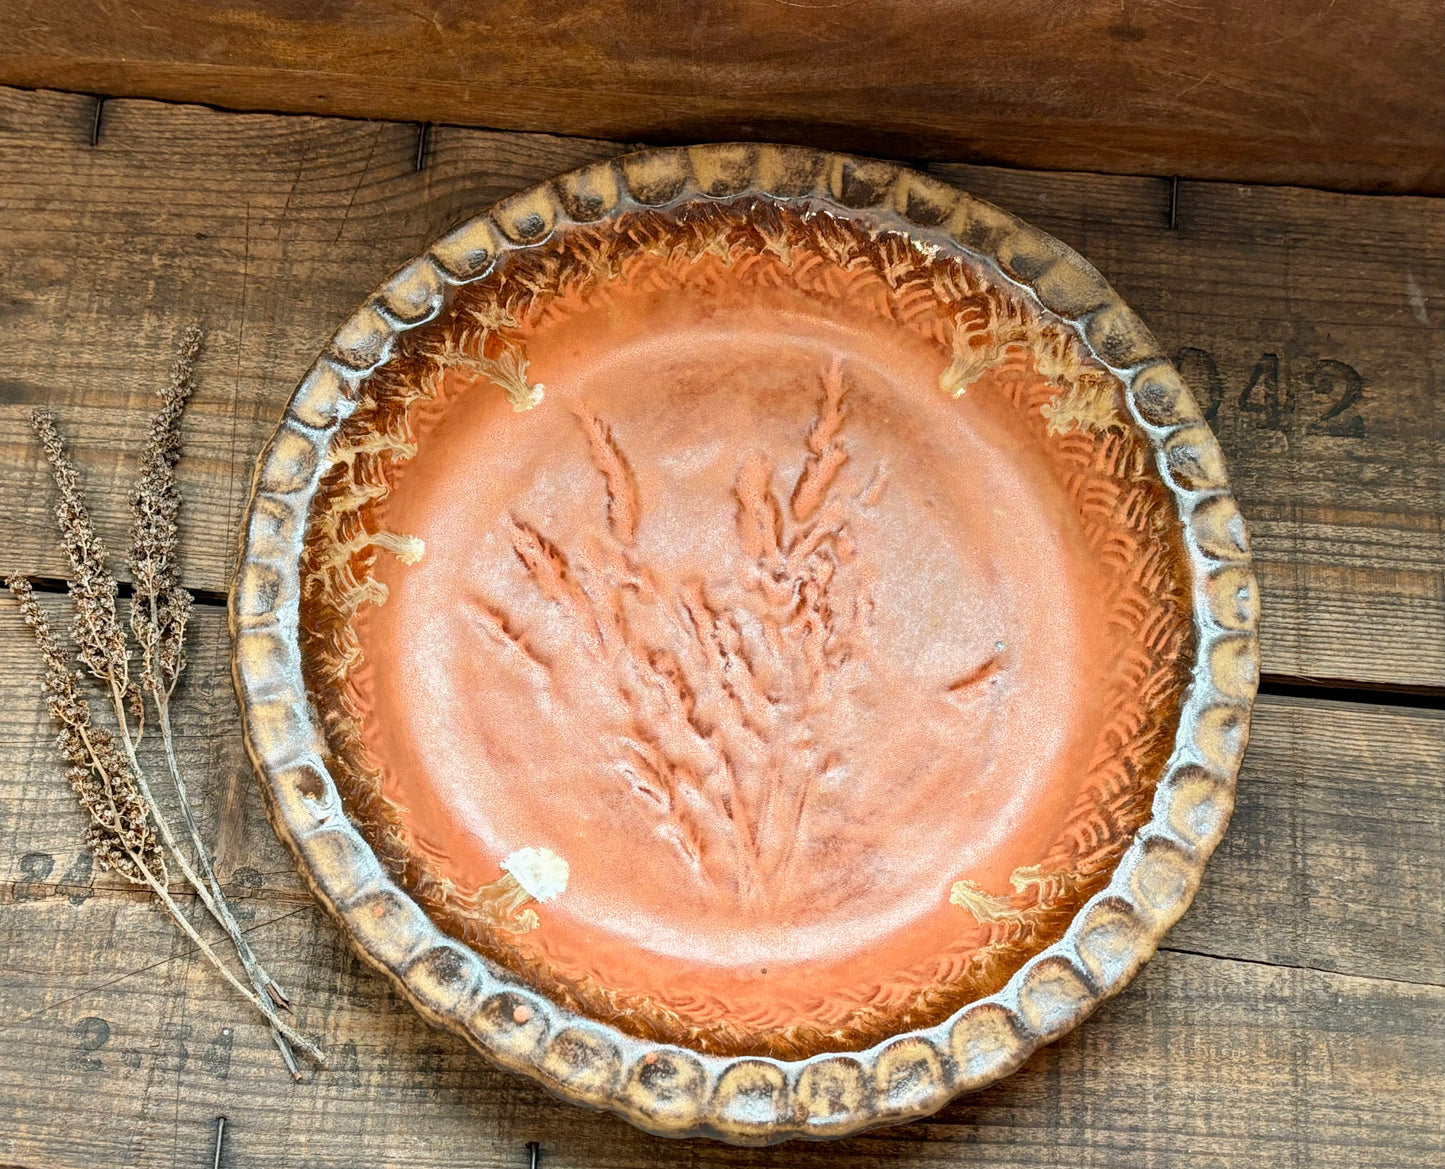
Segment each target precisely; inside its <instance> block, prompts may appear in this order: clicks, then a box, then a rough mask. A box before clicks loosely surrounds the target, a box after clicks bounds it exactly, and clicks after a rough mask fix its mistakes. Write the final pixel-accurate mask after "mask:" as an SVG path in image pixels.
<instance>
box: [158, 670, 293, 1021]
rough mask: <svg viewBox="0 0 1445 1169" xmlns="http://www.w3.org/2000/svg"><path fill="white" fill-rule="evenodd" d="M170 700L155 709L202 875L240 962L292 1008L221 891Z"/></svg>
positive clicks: (281, 1002)
mask: <svg viewBox="0 0 1445 1169" xmlns="http://www.w3.org/2000/svg"><path fill="white" fill-rule="evenodd" d="M170 707H171V704H170V698H169V696H164V697H162V696H161V695H160V694H158V695H157V698H156V710H157V713H158V715H159V718H160V725H161V742H162V743H163V744H164V746H165V753H166V767H167V768H168V769H169V771H170V773H171V782H172V783H174V784H175V785H176V794H177V795H178V796H179V797H180V803H181V813H182V815H183V816H184V817H185V821H186V829H187V830H188V832H189V833H190V837H191V843H192V844H193V845H194V846H195V849H196V863H197V865H198V866H199V868H200V870H201V876H203V877H204V878H205V879H206V883H207V884H208V885H210V887H211V893H212V894H213V895H214V897H215V899H216V908H217V909H218V910H219V911H220V917H221V924H222V925H223V926H225V927H226V932H227V933H228V934H230V935H231V940H232V941H233V942H234V943H235V945H236V953H237V954H238V955H239V956H240V958H241V965H243V966H244V967H245V968H246V973H248V974H249V975H250V976H251V981H252V982H253V983H258V984H260V985H258V986H257V989H258V990H260V989H261V987H262V986H264V988H265V990H266V991H267V992H268V993H269V994H270V996H271V998H272V999H274V1000H275V1002H276V1005H277V1006H280V1007H282V1008H283V1009H286V1010H290V1008H291V1002H290V1000H289V999H288V998H287V996H286V993H285V991H283V990H282V989H281V987H280V985H279V984H278V983H277V981H276V980H275V979H274V978H272V977H271V975H270V974H269V973H268V972H267V971H266V969H265V968H264V967H263V966H262V965H261V963H260V961H259V960H258V959H257V958H256V955H255V952H254V951H253V950H252V949H251V944H250V943H249V942H248V941H246V936H245V934H243V933H242V932H241V928H240V926H238V925H237V924H236V919H235V917H234V916H233V915H232V914H231V907H230V905H229V903H227V901H226V898H225V895H224V894H223V893H222V892H221V887H220V882H219V881H218V880H217V879H216V870H215V865H214V864H213V863H212V861H211V854H210V850H209V849H207V848H206V846H205V844H204V842H203V841H202V840H201V830H200V827H199V825H197V823H196V816H195V812H194V811H192V809H191V799H190V795H189V793H188V792H187V790H186V780H185V775H184V773H183V772H182V771H181V765H180V761H179V760H178V759H177V758H176V742H175V736H174V735H173V734H172V732H171V709H170Z"/></svg>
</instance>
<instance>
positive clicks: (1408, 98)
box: [0, 0, 1445, 194]
mask: <svg viewBox="0 0 1445 1169" xmlns="http://www.w3.org/2000/svg"><path fill="white" fill-rule="evenodd" d="M6 26H7V35H6V38H5V41H4V44H3V46H0V81H3V82H4V83H7V84H12V85H23V86H53V87H56V88H62V89H77V90H83V91H89V92H97V91H98V92H101V93H105V94H111V95H130V96H137V97H159V98H168V99H171V100H178V101H204V102H210V103H214V104H218V105H223V106H229V107H231V108H238V109H252V110H255V109H262V110H287V111H294V112H306V113H331V114H347V115H353V116H356V115H360V116H364V117H381V118H392V119H404V120H408V121H426V122H443V123H458V124H464V125H480V126H487V127H492V128H496V129H507V130H531V131H537V130H549V131H555V132H561V133H566V134H573V135H589V136H598V137H605V138H621V139H636V138H643V139H648V140H653V141H658V142H661V141H691V140H707V139H713V140H716V139H727V138H737V137H741V138H764V139H784V140H795V141H807V142H810V143H812V144H814V145H819V146H831V147H835V148H844V149H851V150H864V151H868V152H875V153H882V154H888V155H893V156H899V155H902V156H905V157H931V158H950V159H968V160H970V161H979V162H998V163H1006V164H1010V165H1015V166H1027V167H1040V168H1045V169H1060V168H1068V169H1088V170H1097V171H1109V172H1115V173H1121V172H1122V173H1137V174H1161V175H1184V176H1186V177H1194V178H1215V179H1231V180H1243V181H1253V182H1271V183H1297V184H1305V185H1310V186H1325V187H1333V188H1339V189H1355V190H1367V191H1375V190H1389V191H1397V192H1398V191H1428V192H1433V193H1437V194H1438V193H1442V192H1445V137H1442V134H1441V129H1442V126H1445V91H1442V88H1441V86H1440V84H1439V82H1440V76H1441V74H1442V67H1445V14H1442V9H1441V7H1440V5H1438V4H1433V3H1429V2H1428V0H1388V2H1381V3H1373V4H1372V3H1368V2H1366V0H1350V2H1348V3H1343V4H1329V5H1320V4H1318V3H1315V2H1314V0H1278V2H1276V3H1273V4H1270V5H1259V4H1253V3H1248V2H1247V0H1226V2H1224V3H1219V4H1212V5H1206V6H1202V7H1201V6H1196V5H1187V4H1178V3H1173V2H1171V0H1136V2H1134V3H1131V4H1128V5H1120V4H1115V3H1105V2H1102V0H1093V2H1091V3H1087V4H1075V5H1070V6H1068V7H1067V8H1063V9H1059V8H1056V7H1051V6H1047V5H1044V6H1039V7H1033V6H1020V5H998V4H990V3H984V2H981V0H880V2H878V3H873V4H865V5H850V4H846V3H830V2H827V0H801V2H791V0H789V2H785V3H776V2H773V0H731V2H729V3H727V4H719V3H716V2H715V0H677V2H674V3H670V4H638V3H635V2H631V0H592V2H590V3H587V4H575V3H570V2H568V0H488V2H486V3H481V4H477V3H466V4H463V3H457V2H455V0H418V2H416V3H410V4H404V5H394V4H388V3H384V2H382V0H333V2H331V3H326V4H314V3H304V2H300V0H258V2H252V3H247V4H239V5H216V4H210V3H205V2H204V0H137V2H133V3H129V4H126V5H125V6H124V7H123V8H120V7H116V8H115V9H114V11H113V12H112V10H111V6H106V5H103V6H101V8H100V9H99V10H97V9H96V8H95V7H94V6H92V5H89V4H83V3H80V2H78V0H11V2H10V4H9V5H8V7H7V17H6Z"/></svg>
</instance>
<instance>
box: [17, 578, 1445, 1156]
mask: <svg viewBox="0 0 1445 1169" xmlns="http://www.w3.org/2000/svg"><path fill="white" fill-rule="evenodd" d="M44 604H45V605H46V608H47V609H48V610H49V611H50V612H51V613H52V615H53V617H54V619H55V620H57V621H59V620H62V619H63V616H64V613H65V609H66V603H65V602H64V600H63V599H62V598H59V597H46V598H44ZM193 629H194V637H193V644H192V655H193V666H192V670H191V673H190V675H189V676H188V680H187V682H186V684H185V689H184V690H183V692H182V695H181V698H180V700H179V701H180V712H181V718H180V727H181V736H182V743H183V752H182V754H183V759H184V760H185V762H186V765H187V766H188V767H189V768H190V769H191V771H192V772H193V774H194V776H195V779H194V781H193V782H194V786H195V787H196V789H197V796H198V803H199V804H200V807H201V812H202V817H201V818H202V822H203V825H204V830H205V831H206V832H207V833H208V834H209V835H210V836H211V837H212V838H213V839H214V838H215V837H216V836H217V835H218V834H220V832H221V829H220V826H219V825H218V823H217V820H218V811H219V809H220V808H221V807H222V806H223V805H225V804H227V803H228V802H230V803H232V804H233V805H235V806H238V807H239V808H240V809H241V810H242V812H243V816H242V818H241V820H240V823H239V831H238V832H236V833H235V838H236V844H235V845H234V846H233V848H232V849H231V851H230V854H229V855H228V856H226V857H225V858H224V859H223V862H222V866H221V867H222V871H223V879H225V880H226V881H227V882H228V883H229V885H230V887H231V889H232V891H233V894H234V897H235V900H236V907H237V911H238V916H240V917H241V918H242V920H243V921H245V922H247V923H249V925H250V926H251V927H252V928H253V929H254V930H255V939H256V944H257V947H258V950H259V951H260V952H261V954H262V956H263V958H264V959H265V960H266V961H268V962H269V963H270V964H272V965H273V967H274V968H275V970H276V973H277V974H278V976H279V977H280V978H281V979H282V980H283V982H285V983H286V984H287V985H288V986H289V987H290V988H292V989H293V990H294V991H295V992H296V998H297V1001H298V1004H299V1007H300V1015H301V1019H302V1022H303V1024H304V1025H305V1026H306V1027H307V1028H308V1029H309V1030H310V1031H312V1032H314V1033H317V1034H319V1035H321V1036H322V1037H323V1038H324V1040H325V1043H326V1045H327V1047H328V1048H329V1049H330V1050H331V1051H332V1052H333V1053H334V1061H335V1066H334V1067H333V1069H332V1070H331V1071H329V1072H327V1073H325V1074H323V1075H321V1076H319V1077H316V1078H315V1079H313V1080H312V1081H311V1082H309V1083H306V1084H303V1085H300V1086H297V1087H292V1086H291V1085H290V1084H289V1083H288V1082H287V1081H286V1079H285V1076H284V1074H283V1073H282V1071H281V1069H280V1066H279V1063H278V1061H277V1059H276V1057H275V1054H274V1051H273V1049H272V1048H271V1047H270V1045H269V1042H268V1040H267V1038H266V1035H265V1033H264V1031H263V1030H262V1029H261V1028H259V1027H258V1026H256V1025H255V1024H254V1023H253V1022H252V1021H251V1020H250V1018H248V1017H246V1016H244V1015H242V1014H241V1012H240V1010H239V1008H237V1007H235V1006H234V1004H233V1003H232V1001H231V999H230V998H229V997H228V996H227V994H226V992H225V991H224V989H223V988H222V986H221V985H220V984H219V983H218V981H217V979H216V978H215V977H214V975H212V974H211V973H210V972H209V971H208V969H207V968H206V967H205V965H204V963H202V962H199V961H197V960H196V958H195V956H194V955H192V954H190V953H189V952H188V950H187V947H186V946H184V945H183V944H182V942H181V941H179V940H178V939H177V936H176V934H175V932H174V930H173V929H172V928H171V927H170V926H169V925H168V924H167V922H166V921H165V920H164V918H163V917H162V916H161V915H160V914H159V913H158V912H157V911H156V909H155V908H154V906H151V905H149V904H147V903H146V900H145V899H144V898H143V897H141V896H140V895H138V894H135V893H133V892H129V891H127V890H125V889H123V888H122V887H120V886H119V885H118V884H117V882H116V881H115V880H114V879H113V878H106V877H100V878H97V877H95V876H93V875H92V873H91V872H90V871H89V867H88V865H87V863H86V862H85V860H84V859H83V856H82V854H81V853H80V851H79V848H78V831H79V816H78V814H77V813H76V811H75V809H74V807H73V804H72V800H71V797H70V794H69V792H68V790H67V789H66V788H65V786H64V784H63V782H62V780H61V779H60V769H59V767H58V765H57V762H56V760H55V757H54V754H53V748H52V746H51V742H50V732H49V728H48V727H47V726H46V724H45V722H44V715H43V707H42V704H41V701H40V697H39V695H38V694H37V692H36V687H35V684H34V681H33V679H34V666H33V661H32V657H33V655H32V651H31V648H30V646H29V644H28V640H27V639H28V634H27V633H26V631H25V630H24V628H23V627H22V626H21V624H20V622H19V619H18V616H17V614H16V612H15V609H14V606H13V605H11V604H8V603H5V604H0V863H3V865H4V869H3V870H0V878H3V880H4V884H3V885H0V1012H3V1013H4V1017H5V1019H6V1026H5V1027H4V1028H3V1030H0V1161H3V1162H7V1163H15V1164H19V1165H25V1166H33V1167H35V1169H42V1167H44V1169H49V1167H51V1166H60V1165H78V1164H89V1163H96V1162H102V1163H110V1162H122V1163H126V1164H138V1165H160V1164H171V1163H174V1162H186V1163H193V1162H199V1161H201V1160H202V1156H203V1153H204V1150H205V1149H206V1148H207V1147H208V1145H207V1142H208V1141H209V1140H210V1139H211V1125H212V1124H213V1122H214V1118H215V1117H216V1116H217V1115H219V1114H221V1113H224V1114H225V1115H226V1116H227V1117H228V1118H229V1120H230V1124H231V1128H230V1134H231V1135H230V1137H229V1138H228V1140H229V1143H228V1153H227V1156H228V1158H229V1160H228V1161H227V1163H228V1164H234V1165H238V1166H240V1165H251V1164H255V1165H268V1166H270V1165H289V1164H298V1165H299V1164H307V1165H312V1164H315V1165H347V1164H357V1163H374V1164H393V1163H397V1162H398V1161H400V1160H406V1161H407V1162H408V1163H409V1164H413V1165H416V1166H418V1167H420V1166H426V1165H438V1166H440V1165H445V1164H458V1163H464V1164H475V1165H482V1166H498V1167H501V1166H513V1165H517V1164H525V1153H524V1146H525V1143H526V1142H527V1141H529V1140H540V1141H542V1142H543V1145H544V1149H545V1151H546V1164H547V1165H549V1166H556V1167H561V1166H578V1167H583V1166H585V1167H587V1169H599V1167H615V1169H624V1167H625V1169H632V1167H641V1166H644V1165H655V1164H671V1163H677V1162H678V1161H679V1160H681V1161H682V1162H684V1163H687V1164H691V1165H697V1166H711V1165H718V1166H722V1165H757V1166H765V1165H778V1166H782V1165H788V1166H800V1167H808V1166H818V1167H820V1169H821V1167H822V1166H825V1165H827V1166H833V1165H838V1166H849V1167H854V1169H882V1166H884V1165H885V1164H888V1165H891V1164H896V1163H907V1164H916V1165H920V1166H922V1165H937V1166H944V1165H952V1164H956V1163H957V1162H958V1160H959V1159H960V1158H962V1157H968V1158H969V1159H970V1161H971V1163H972V1162H975V1161H976V1162H977V1163H981V1164H989V1165H995V1166H1018V1167H1023V1166H1070V1167H1073V1166H1093V1165H1097V1166H1107V1167H1109V1169H1115V1167H1126V1166H1149V1167H1154V1166H1183V1167H1186V1169H1188V1167H1196V1166H1197V1167H1198V1169H1206V1167H1210V1169H1213V1167H1217V1166H1220V1165H1229V1166H1234V1165H1240V1166H1245V1165H1252V1164H1258V1163H1261V1162H1262V1161H1264V1160H1266V1159H1268V1160H1271V1161H1272V1160H1275V1159H1278V1158H1281V1157H1286V1156H1293V1157H1295V1158H1296V1159H1297V1163H1299V1164H1301V1165H1310V1166H1312V1167H1313V1166H1336V1165H1338V1166H1350V1167H1351V1169H1353V1167H1356V1166H1359V1165H1363V1164H1368V1165H1371V1166H1381V1167H1384V1166H1417V1165H1418V1166H1424V1165H1431V1164H1435V1163H1437V1161H1438V1157H1439V1156H1440V1154H1441V1152H1442V1134H1441V1120H1442V1100H1445V1096H1442V1089H1445V987H1441V986H1440V985H1438V984H1439V983H1440V971H1441V969H1442V965H1445V857H1442V852H1445V799H1442V795H1445V792H1442V786H1445V771H1442V766H1441V764H1442V761H1445V718H1442V717H1441V716H1440V715H1438V714H1435V713H1434V712H1429V711H1412V710H1400V709H1390V708H1377V707H1367V706H1357V705H1349V704H1341V703H1320V702H1312V701H1300V700H1291V699H1274V698H1264V699H1262V700H1261V701H1260V704H1259V709H1258V712H1257V717H1256V728H1255V733H1254V741H1253V744H1252V746H1251V749H1250V755H1249V760H1248V763H1247V765H1246V769H1245V774H1244V777H1243V779H1242V781H1241V786H1240V799H1239V807H1238V811H1237V813H1236V819H1235V823H1234V825H1233V827H1232V828H1231V831H1230V834H1229V836H1228V837H1227V838H1226V841H1225V843H1224V845H1223V846H1222V847H1221V850H1220V852H1219V853H1218V855H1217V856H1216V858H1215V859H1214V861H1213V862H1212V863H1211V865H1210V869H1209V871H1208V874H1207V875H1206V879H1205V884H1204V888H1203V889H1202V890H1201V892H1200V895H1199V898H1198V900H1197V902H1196V904H1195V907H1194V908H1193V909H1192V910H1191V911H1190V913H1189V914H1188V915H1187V916H1186V918H1185V919H1184V921H1183V922H1181V923H1180V925H1179V926H1178V927H1176V929H1175V931H1174V932H1173V933H1172V934H1171V935H1170V938H1169V939H1168V946H1169V947H1170V949H1168V950H1166V951H1165V952H1163V953H1161V954H1160V955H1159V956H1157V957H1156V958H1155V960H1154V962H1153V963H1151V964H1150V966H1149V967H1148V968H1147V969H1146V970H1145V972H1144V973H1143V974H1142V975H1141V977H1140V978H1139V979H1138V981H1137V982H1136V983H1135V984H1134V985H1133V986H1132V987H1131V988H1130V989H1129V990H1128V991H1127V992H1126V993H1125V995H1124V996H1123V997H1122V998H1121V999H1120V1000H1119V1001H1117V1002H1115V1003H1113V1004H1110V1005H1108V1006H1107V1007H1105V1008H1104V1009H1103V1010H1102V1011H1101V1012H1100V1013H1099V1015H1098V1016H1097V1017H1096V1018H1095V1019H1093V1020H1091V1021H1089V1022H1088V1023H1086V1024H1085V1025H1084V1027H1083V1028H1082V1029H1081V1030H1080V1031H1079V1032H1077V1033H1076V1034H1075V1035H1074V1036H1072V1037H1070V1038H1069V1039H1067V1040H1066V1041H1065V1042H1063V1043H1061V1044H1059V1045H1057V1046H1056V1047H1054V1048H1051V1049H1049V1050H1047V1051H1045V1052H1043V1053H1041V1054H1040V1055H1039V1056H1038V1057H1036V1058H1035V1059H1034V1060H1033V1061H1032V1062H1031V1063H1030V1064H1029V1065H1028V1067H1026V1068H1025V1070H1024V1071H1023V1072H1022V1073H1021V1074H1020V1075H1018V1076H1016V1077H1014V1078H1012V1079H1010V1080H1009V1081H1007V1082H1005V1083H1004V1084H1001V1085H999V1086H998V1087H996V1088H994V1089H992V1090H990V1091H988V1092H986V1093H983V1094H982V1095H980V1096H978V1097H975V1098H972V1099H969V1100H964V1101H960V1102H958V1103H955V1104H954V1105H952V1106H950V1107H949V1108H947V1109H945V1110H944V1112H943V1113H942V1114H940V1116H939V1117H937V1118H936V1119H935V1120H933V1121H930V1122H927V1123H923V1124H917V1125H911V1126H907V1127H904V1128H901V1129H896V1130H892V1131H884V1132H880V1133H877V1134H874V1135H871V1136H868V1137H863V1138H859V1139H857V1140H854V1141H849V1142H845V1143H843V1144H842V1145H831V1146H823V1147H815V1146H788V1147H785V1148H783V1149H780V1150H774V1151H765V1152H738V1151H730V1150H725V1149H722V1148H720V1147H716V1146H712V1145H708V1144H702V1143H696V1144H684V1145H672V1144H663V1143H661V1142H658V1141H656V1140H653V1139H651V1138H647V1137H644V1136H642V1135H640V1134H637V1133H635V1132H633V1131H632V1130H630V1129H629V1128H627V1127H626V1126H625V1125H623V1124H622V1123H621V1122H618V1121H613V1120H610V1119H607V1118H603V1117H596V1116H592V1115H588V1114H585V1113H581V1112H578V1111H576V1110H574V1109H572V1108H570V1107H567V1106H564V1105H562V1104H559V1103H556V1102H554V1101H552V1100H551V1099H550V1098H549V1097H547V1096H546V1095H545V1094H543V1093H542V1092H540V1091H539V1090H537V1089H535V1088H533V1087H532V1086H531V1085H530V1084H527V1083H524V1082H522V1081H520V1080H518V1079H516V1078H514V1077H512V1076H509V1075H505V1074H503V1073H499V1072H495V1071H493V1070H491V1069H490V1068H488V1067H487V1066H486V1065H485V1063H484V1061H482V1060H481V1059H480V1057H477V1056H474V1055H472V1054H471V1053H470V1052H469V1051H468V1050H467V1049H466V1047H465V1046H464V1045H463V1044H461V1043H460V1042H457V1041H453V1040H451V1039H449V1038H447V1037H445V1036H442V1035H440V1034H437V1033H435V1032H433V1031H431V1030H430V1029H429V1028H428V1027H427V1026H426V1025H425V1024H424V1023H422V1022H421V1021H420V1019H419V1018H418V1017H417V1016H415V1015H414V1013H413V1012H412V1011H411V1010H410V1009H409V1008H408V1007H406V1006H405V1005H404V1004H403V1003H402V1002H401V1001H400V1000H399V999H398V998H397V997H396V996H395V995H394V994H393V993H392V991H391V990H390V989H389V987H388V986H387V985H386V984H384V983H383V981H382V980H381V979H379V978H378V977H376V976H374V975H372V974H370V973H369V972H367V971H365V970H364V969H362V968H361V967H360V964H359V962H358V961H357V960H356V959H355V958H353V957H352V956H351V955H350V953H349V952H348V951H347V950H346V947H345V946H344V944H343V943H342V942H341V941H340V939H339V938H338V936H337V934H336V932H335V930H334V929H333V927H332V926H331V925H330V923H329V921H328V920H327V919H326V918H325V917H324V915H323V914H322V913H321V911H320V910H319V909H318V908H316V907H315V906H314V903H313V902H312V900H311V898H310V895H309V894H308V893H306V892H305V891H304V889H302V887H301V886H300V883H299V881H298V879H297V878H296V876H295V874H294V872H293V871H292V869H291V864H290V861H289V858H288V856H287V855H286V854H285V852H284V851H283V850H282V848H281V846H280V845H279V843H278V842H277V841H276V840H275V838H274V836H273V835H272V834H271V831H270V829H269V827H268V826H267V824H266V823H265V819H264V816H263V815H262V813H261V809H260V806H259V796H258V793H257V792H256V790H255V784H254V781H252V780H251V778H250V773H249V768H248V766H247V764H246V761H245V759H244V756H243V753H242V751H241V748H240V742H239V734H238V731H237V729H236V712H235V700H234V697H233V695H232V692H231V688H230V684H229V679H228V677H227V674H226V668H225V654H226V637H225V632H224V627H223V622H222V619H221V614H220V611H219V610H218V609H217V608H216V607H214V606H206V607H203V608H202V609H201V610H200V611H199V613H198V615H197V619H196V622H195V625H194V626H193ZM232 789H234V790H235V791H236V792H238V793H239V795H240V799H239V800H228V792H229V791H231V790H232ZM1189 951H1200V952H1201V953H1199V954H1196V953H1191V952H1189ZM1206 954H1207V955H1217V956H1218V957H1206V956H1202V955H1206ZM1307 967H1319V968H1320V969H1307ZM228 1029H229V1030H228ZM1243 1101H1248V1106H1247V1107H1242V1106H1241V1103H1242V1102H1243ZM965 1146H967V1147H965Z"/></svg>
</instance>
